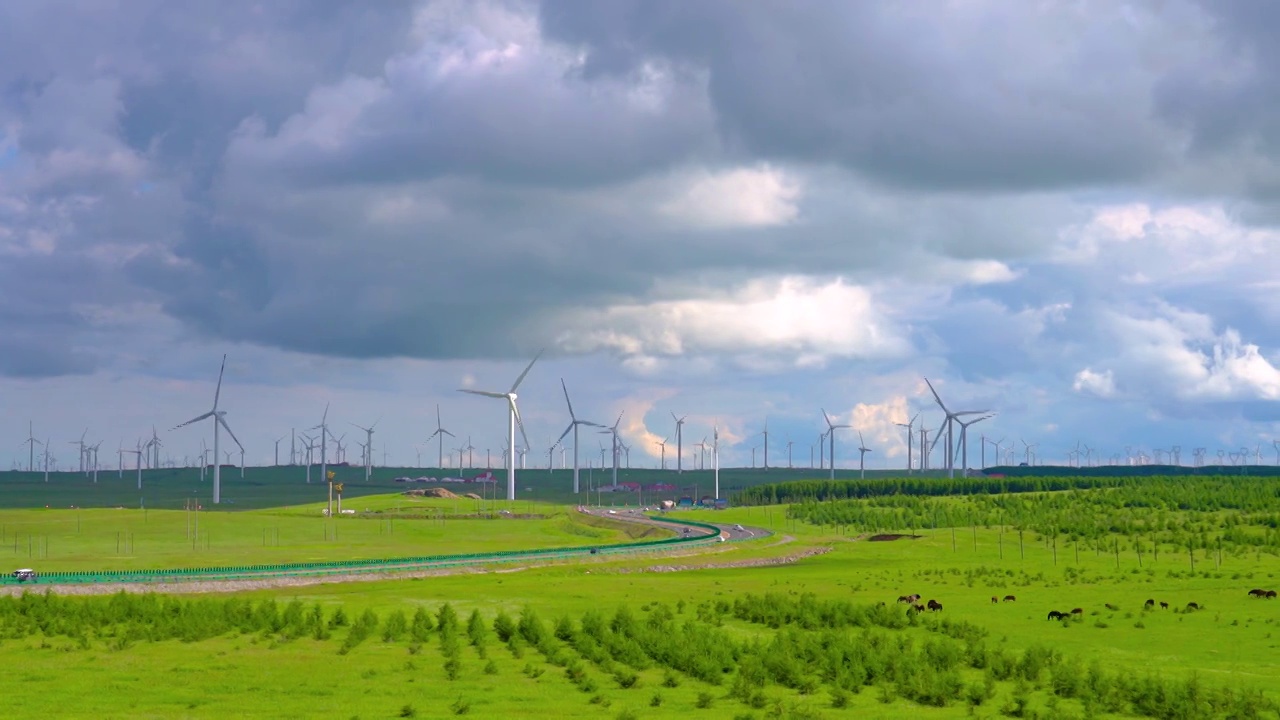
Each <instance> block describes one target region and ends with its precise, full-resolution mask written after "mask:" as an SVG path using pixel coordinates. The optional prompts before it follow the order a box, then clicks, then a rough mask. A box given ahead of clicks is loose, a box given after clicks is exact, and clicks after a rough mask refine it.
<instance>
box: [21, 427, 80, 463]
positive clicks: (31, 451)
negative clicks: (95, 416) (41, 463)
mask: <svg viewBox="0 0 1280 720" xmlns="http://www.w3.org/2000/svg"><path fill="white" fill-rule="evenodd" d="M86 432H88V431H87V430H86ZM23 444H24V445H28V446H30V447H29V448H28V450H27V472H35V471H36V446H37V445H41V444H42V443H41V442H40V441H39V440H37V439H36V437H35V430H34V426H33V425H32V423H31V421H30V420H28V421H27V441H26V442H25V443H23ZM19 462H21V461H19Z"/></svg>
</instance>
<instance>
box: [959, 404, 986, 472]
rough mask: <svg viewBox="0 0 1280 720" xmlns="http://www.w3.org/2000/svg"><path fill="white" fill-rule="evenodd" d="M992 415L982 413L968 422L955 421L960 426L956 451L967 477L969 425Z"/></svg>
mask: <svg viewBox="0 0 1280 720" xmlns="http://www.w3.org/2000/svg"><path fill="white" fill-rule="evenodd" d="M992 417H993V416H991V415H983V416H981V417H977V418H974V419H972V420H970V421H969V422H965V421H963V420H960V419H957V420H956V423H957V424H958V425H959V426H960V447H959V448H956V451H957V452H958V453H959V454H960V467H961V469H962V470H963V472H964V476H965V477H969V426H970V425H976V424H978V423H980V422H982V421H983V420H989V419H991V418H992Z"/></svg>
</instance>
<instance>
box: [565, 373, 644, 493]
mask: <svg viewBox="0 0 1280 720" xmlns="http://www.w3.org/2000/svg"><path fill="white" fill-rule="evenodd" d="M560 389H561V390H564V404H565V405H568V406H569V427H567V428H565V429H564V432H562V433H560V439H559V440H556V443H561V442H563V441H564V438H565V436H566V435H568V434H569V431H570V430H572V431H573V494H574V495H577V494H578V491H579V486H578V426H579V425H586V426H587V427H604V426H603V425H601V424H600V423H594V422H591V421H589V420H579V419H578V416H577V415H574V414H573V403H572V402H571V401H570V400H569V387H568V386H567V385H565V384H564V378H560ZM664 457H665V453H664Z"/></svg>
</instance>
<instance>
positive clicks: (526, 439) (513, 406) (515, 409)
mask: <svg viewBox="0 0 1280 720" xmlns="http://www.w3.org/2000/svg"><path fill="white" fill-rule="evenodd" d="M539 354H541V353H539ZM536 359H537V358H535V360H536ZM530 365H532V363H530ZM513 392H514V391H513ZM508 402H510V403H511V412H512V413H514V414H515V416H516V425H519V426H520V436H521V437H522V438H524V446H525V447H529V436H528V435H526V434H525V432H524V420H521V419H520V408H518V407H516V401H515V400H511V399H510V398H508Z"/></svg>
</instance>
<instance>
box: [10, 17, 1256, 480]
mask: <svg viewBox="0 0 1280 720" xmlns="http://www.w3.org/2000/svg"><path fill="white" fill-rule="evenodd" d="M1277 27H1280V5H1277V4H1275V3H1271V2H1267V1H1266V0H1235V1H1227V0H1213V2H1209V1H1208V0H1204V2H1194V1H1192V0H1185V1H1184V0H1150V1H1149V2H1143V1H1141V0H1135V1H1134V2H1127V3H1117V2H1113V1H1112V0H1098V1H1096V2H1095V1H1091V0H1073V1H1071V2H1065V1H1064V2H1035V3H1009V2H989V1H986V0H978V1H977V2H971V1H966V2H959V1H955V2H917V3H911V2H906V3H893V4H890V3H795V2H759V3H747V4H743V3H738V2H729V1H728V0H723V1H719V0H706V1H705V2H699V3H688V2H683V1H681V0H670V1H667V0H644V1H643V2H641V1H640V0H635V1H630V0H616V1H609V2H593V3H582V2H563V1H561V0H544V1H543V2H541V3H538V2H518V1H512V2H483V1H482V2H475V3H472V2H378V3H367V2H338V1H332V2H316V1H306V2H303V1H302V0H298V1H296V2H289V1H288V0H278V1H272V2H260V3H254V2H236V1H234V0H231V1H228V2H218V3H208V2H161V1H158V0H157V1H156V2H148V1H146V0H136V1H133V2H128V3H123V4H120V3H105V2H79V3H77V2H43V1H41V2H37V1H34V0H32V1H30V2H21V1H19V2H8V3H4V4H3V5H2V6H0V437H3V438H5V440H4V441H3V443H0V447H3V448H7V449H6V450H5V451H4V452H3V453H0V462H2V463H3V466H4V467H5V468H8V467H9V466H10V465H11V464H12V463H13V462H16V461H18V460H19V459H21V461H22V463H23V464H25V461H26V457H27V453H26V450H25V447H26V446H25V445H23V444H22V441H23V440H24V439H25V438H26V436H27V426H28V422H32V423H34V431H35V435H36V437H37V438H41V439H44V438H46V437H48V438H51V439H52V445H53V448H54V452H55V454H56V455H57V457H58V459H59V461H60V462H61V463H62V464H64V465H65V464H66V463H74V457H75V451H74V450H73V449H72V447H71V445H69V444H68V441H70V440H73V439H77V438H78V437H79V436H80V434H81V433H82V432H84V431H85V429H86V428H87V429H88V440H89V441H91V442H97V441H102V442H103V457H107V455H106V451H107V450H108V449H109V450H111V453H110V454H111V455H114V454H115V448H116V447H117V446H118V445H119V444H120V443H121V442H122V441H123V442H124V443H126V444H129V445H132V444H133V443H134V442H135V441H136V438H137V437H138V436H140V435H142V434H144V433H145V434H147V435H149V434H150V432H151V427H152V425H153V424H154V425H155V426H156V427H157V428H158V429H159V430H160V432H161V434H162V438H163V440H164V442H165V448H166V449H165V452H166V453H167V454H170V455H172V456H174V457H175V458H178V459H181V457H182V456H183V455H185V454H189V455H192V456H194V454H195V453H196V452H197V448H198V447H199V442H200V439H201V438H202V437H205V436H207V435H208V434H209V433H208V432H207V428H206V429H203V430H198V429H195V428H184V429H182V430H179V431H175V432H166V429H167V428H170V427H172V426H173V425H175V424H177V423H179V422H181V421H183V420H186V419H188V418H189V417H191V416H193V415H196V414H198V413H201V412H204V411H206V410H207V409H208V408H209V406H210V405H211V402H212V395H213V384H214V381H215V380H216V377H217V371H218V364H219V362H220V359H221V357H222V354H223V353H226V354H227V356H228V360H227V370H226V381H225V386H224V388H223V393H222V398H223V404H224V407H225V408H226V409H227V411H228V420H229V421H230V423H231V425H232V427H233V428H234V429H235V430H236V432H237V434H238V435H239V436H240V437H241V439H242V440H244V442H245V444H246V446H247V447H248V451H249V461H250V462H251V463H269V462H271V461H272V459H273V458H272V456H273V453H274V441H275V439H276V438H278V437H281V436H287V435H288V434H289V432H290V429H291V428H305V427H308V426H311V425H314V424H316V423H317V422H318V421H319V419H320V415H321V413H322V412H323V410H324V408H325V405H326V403H328V404H330V405H331V410H330V418H331V422H332V424H333V427H334V429H335V431H336V432H338V433H342V432H347V433H350V434H349V435H348V438H351V437H353V436H354V434H355V433H357V432H359V431H356V430H355V429H354V428H353V427H352V426H351V425H349V424H348V423H358V424H361V425H367V424H369V423H372V422H374V421H378V423H379V424H378V426H377V429H376V434H375V438H374V439H375V445H376V450H375V455H376V456H377V459H378V460H379V461H381V459H382V452H383V451H384V450H385V451H386V452H387V453H388V459H389V461H390V462H392V463H406V462H409V463H411V462H415V461H416V452H417V449H416V446H417V444H419V443H421V442H422V441H423V440H424V439H425V438H426V436H427V435H428V434H429V433H430V432H431V431H432V430H434V428H435V411H436V405H437V403H438V404H439V405H440V407H441V412H442V415H443V419H444V424H445V426H446V427H447V428H448V429H450V430H452V431H453V432H454V433H455V434H456V435H458V436H459V437H460V438H462V439H465V438H466V437H467V436H470V437H471V438H472V444H473V445H474V446H476V447H477V448H486V447H488V448H493V449H495V450H496V449H497V448H500V447H501V443H502V437H503V430H504V423H505V410H504V408H503V407H502V404H501V402H500V401H490V400H486V399H483V398H476V397H472V396H466V395H463V394H460V393H458V392H456V390H457V389H458V388H461V387H474V388H480V389H489V390H506V388H507V387H508V386H509V384H510V383H511V381H512V380H513V379H514V378H515V376H516V375H517V374H518V373H519V372H520V370H521V368H522V367H523V365H524V363H526V362H527V360H528V358H530V357H532V355H533V354H534V353H535V352H537V351H538V349H540V348H544V347H545V348H546V354H545V355H544V356H543V359H542V360H540V361H539V362H538V363H537V364H536V365H535V366H534V368H533V370H532V372H531V373H530V375H529V377H528V379H527V381H526V383H525V384H524V385H523V386H522V387H521V389H520V396H521V409H522V411H523V413H524V416H525V421H526V425H527V427H528V431H529V436H530V440H531V441H532V444H533V445H534V451H533V452H532V453H531V454H530V457H529V462H530V464H532V463H534V462H535V455H538V456H540V457H541V460H538V461H537V462H539V463H545V458H546V449H545V448H546V447H547V445H549V444H550V443H549V440H550V439H554V437H556V436H558V435H559V434H560V431H561V430H562V429H563V427H564V425H565V423H566V422H567V420H568V417H567V412H566V410H565V407H564V399H563V397H562V395H561V393H560V380H561V378H564V379H565V380H566V382H567V383H568V385H569V389H570V392H571V393H572V394H573V396H574V400H575V408H576V409H577V410H578V411H579V414H580V415H581V416H584V417H586V418H588V419H592V420H598V421H606V422H612V421H613V419H614V418H616V417H617V414H618V413H619V412H620V411H624V415H623V418H622V424H621V428H622V429H623V437H624V438H625V440H626V441H628V442H630V443H631V444H632V445H633V447H634V448H635V450H633V452H632V463H633V464H635V465H640V464H644V463H652V462H656V458H657V456H658V453H659V450H658V444H657V443H658V442H659V441H661V440H662V439H663V438H664V437H670V436H672V435H673V433H674V423H673V422H672V418H671V413H672V412H675V413H677V414H679V415H686V414H687V415H688V416H689V421H688V425H687V426H686V439H687V440H698V439H701V438H702V437H703V436H704V435H707V434H709V433H710V427H711V424H712V423H713V422H716V421H718V422H719V423H720V425H721V426H722V428H723V430H722V441H723V442H724V444H725V448H724V456H725V462H726V463H727V464H749V463H750V456H751V448H752V447H753V446H758V445H759V444H760V442H761V440H762V438H761V437H759V435H758V433H759V432H760V431H761V430H762V429H763V425H764V422H765V419H766V417H767V418H768V423H769V429H770V445H771V448H772V449H771V457H770V460H771V464H773V465H777V464H785V456H786V442H787V441H788V440H792V441H794V443H795V445H794V457H795V461H796V463H797V464H801V463H803V464H807V463H808V461H809V457H810V448H811V446H812V445H813V444H815V443H816V442H817V436H818V434H819V432H821V430H822V429H823V427H824V424H823V420H822V416H821V412H820V408H826V410H827V411H828V412H830V413H832V414H833V415H834V416H837V417H838V419H839V421H840V422H843V423H849V424H853V425H855V426H856V427H858V428H860V429H861V430H862V431H863V433H864V436H865V438H866V442H867V444H868V446H870V447H871V448H873V453H872V454H871V455H869V456H868V462H869V464H870V465H871V466H874V467H886V466H895V467H896V466H901V465H902V464H903V462H904V456H905V450H906V448H905V442H906V436H905V434H904V433H903V432H902V431H901V430H900V429H899V428H897V427H896V426H894V425H893V423H894V422H895V421H897V422H901V421H905V420H906V419H907V418H908V417H909V416H911V415H914V414H915V413H916V412H917V411H923V415H922V418H923V419H924V421H925V423H926V424H927V425H928V426H929V427H931V428H933V427H937V425H938V423H939V420H940V413H939V412H938V411H937V410H936V408H935V407H934V406H933V404H932V400H931V399H930V397H929V396H928V389H927V388H926V387H925V386H924V383H923V380H922V378H923V377H926V376H927V377H929V378H930V379H931V380H933V381H935V384H936V385H937V387H938V389H939V391H940V392H941V393H942V394H943V398H944V399H945V400H947V401H948V402H949V403H951V404H953V405H954V406H956V407H958V408H963V409H983V408H990V409H993V410H996V411H998V412H999V415H998V417H996V418H994V419H992V420H990V421H988V422H986V423H985V424H984V426H975V432H976V430H977V429H978V428H983V427H985V431H986V432H987V433H988V435H992V436H995V437H997V438H1004V440H1005V444H1006V445H1007V444H1009V443H1011V442H1014V441H1016V440H1017V439H1025V440H1026V441H1027V442H1036V443H1039V444H1040V446H1041V447H1040V449H1039V455H1040V457H1041V458H1043V459H1045V460H1051V459H1065V458H1066V449H1067V448H1068V447H1073V446H1074V445H1075V443H1076V441H1077V440H1079V441H1083V442H1084V443H1086V444H1089V445H1092V446H1094V447H1097V448H1098V454H1099V455H1100V456H1102V457H1111V456H1112V455H1113V454H1114V453H1121V454H1123V453H1124V452H1125V447H1126V446H1128V447H1130V448H1132V449H1131V450H1130V452H1133V453H1137V452H1138V451H1139V449H1141V450H1143V451H1145V452H1146V453H1148V454H1150V453H1151V452H1152V449H1153V448H1168V447H1170V446H1172V445H1175V444H1177V445H1180V446H1181V447H1182V448H1184V449H1183V451H1182V459H1183V461H1184V462H1190V459H1191V454H1192V451H1191V449H1192V448H1194V447H1206V448H1208V453H1209V455H1210V457H1213V456H1215V455H1216V453H1217V450H1218V449H1219V448H1223V449H1231V450H1234V449H1236V448H1239V447H1242V446H1245V447H1249V448H1253V447H1255V446H1258V445H1261V446H1262V450H1263V454H1264V457H1265V458H1266V460H1267V462H1272V461H1274V460H1275V451H1274V450H1273V449H1271V448H1272V438H1273V437H1280V422H1278V421H1280V405H1278V404H1277V400H1280V370H1277V365H1278V364H1280V322H1278V320H1280V293H1277V286H1278V285H1280V260H1277V259H1276V250H1277V248H1280V72H1278V71H1280V45H1277V44H1276V43H1275V42H1273V39H1274V33H1275V31H1276V28H1277ZM842 432H843V433H848V431H842ZM837 437H838V441H837V443H838V446H837V460H838V463H839V464H842V465H845V466H853V465H856V463H857V452H856V450H855V446H856V436H853V435H850V434H845V435H843V436H837ZM287 442H288V441H287V440H286V443H285V444H286V445H287ZM454 444H455V445H456V444H458V443H454ZM585 445H586V449H587V450H592V449H593V448H597V447H598V446H597V438H595V437H591V439H590V440H589V441H588V442H587V443H585ZM977 446H978V443H977V440H976V438H975V439H974V442H973V454H976V452H977ZM425 452H426V453H427V456H428V457H430V456H432V455H433V451H425ZM940 452H941V450H939V453H940ZM481 453H483V450H481ZM357 454H358V450H355V449H354V445H353V450H352V452H351V455H352V456H355V455H357ZM594 457H596V458H597V461H598V458H599V452H598V449H596V450H594ZM424 460H425V458H424ZM114 461H115V458H114V457H112V458H111V462H112V464H114ZM104 462H105V461H104ZM938 462H940V460H937V459H935V464H936V463H938Z"/></svg>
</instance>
